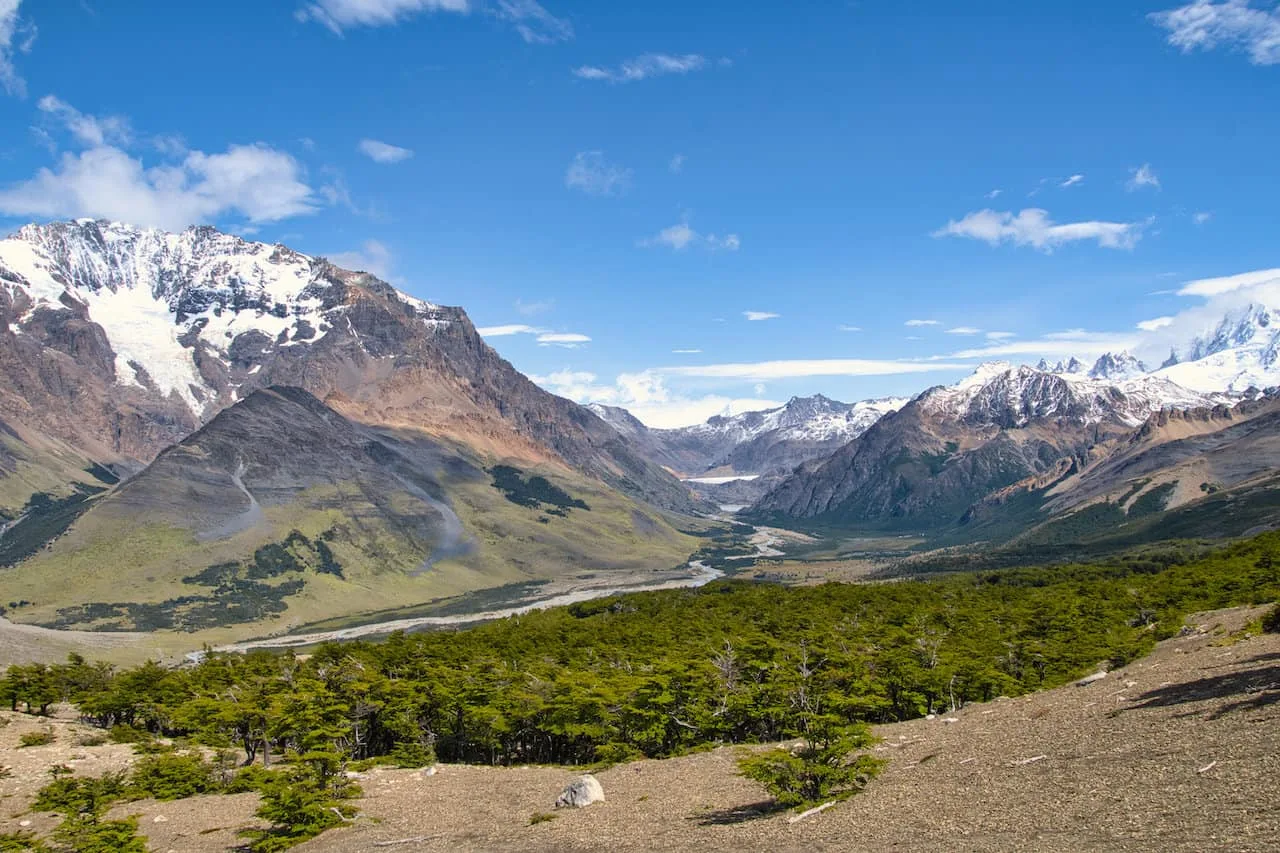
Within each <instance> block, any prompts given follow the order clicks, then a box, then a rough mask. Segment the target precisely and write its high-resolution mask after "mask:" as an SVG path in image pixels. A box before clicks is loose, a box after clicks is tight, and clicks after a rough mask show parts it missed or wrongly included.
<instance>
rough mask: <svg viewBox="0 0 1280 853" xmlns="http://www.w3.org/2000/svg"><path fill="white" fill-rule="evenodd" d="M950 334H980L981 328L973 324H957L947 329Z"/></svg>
mask: <svg viewBox="0 0 1280 853" xmlns="http://www.w3.org/2000/svg"><path fill="white" fill-rule="evenodd" d="M947 334H948V335H980V334H982V330H981V329H975V328H974V327H973V326H956V327H955V328H953V329H947Z"/></svg>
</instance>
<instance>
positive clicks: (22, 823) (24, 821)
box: [18, 820, 31, 826]
mask: <svg viewBox="0 0 1280 853" xmlns="http://www.w3.org/2000/svg"><path fill="white" fill-rule="evenodd" d="M18 826H31V821H29V820H20V821H18Z"/></svg>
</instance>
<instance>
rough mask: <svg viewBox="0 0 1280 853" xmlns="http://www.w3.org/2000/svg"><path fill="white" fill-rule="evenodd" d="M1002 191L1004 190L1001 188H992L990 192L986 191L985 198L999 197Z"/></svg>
mask: <svg viewBox="0 0 1280 853" xmlns="http://www.w3.org/2000/svg"><path fill="white" fill-rule="evenodd" d="M1002 192H1004V190H1001V189H994V190H992V191H991V192H989V193H987V196H986V197H987V198H999V197H1000V193H1002Z"/></svg>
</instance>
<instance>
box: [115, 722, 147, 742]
mask: <svg viewBox="0 0 1280 853" xmlns="http://www.w3.org/2000/svg"><path fill="white" fill-rule="evenodd" d="M107 737H108V738H110V739H111V742H112V743H144V742H146V741H151V740H155V737H154V735H152V734H151V733H150V732H148V731H144V730H142V729H139V728H135V727H134V726H129V725H125V724H124V723H117V724H116V725H114V726H112V727H111V730H110V731H108V732H107Z"/></svg>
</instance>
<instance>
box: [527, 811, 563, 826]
mask: <svg viewBox="0 0 1280 853" xmlns="http://www.w3.org/2000/svg"><path fill="white" fill-rule="evenodd" d="M558 817H560V815H558V814H552V813H551V812H534V813H533V814H531V815H529V826H537V825H538V824H540V823H548V822H550V821H553V820H555V819H556V818H558Z"/></svg>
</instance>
